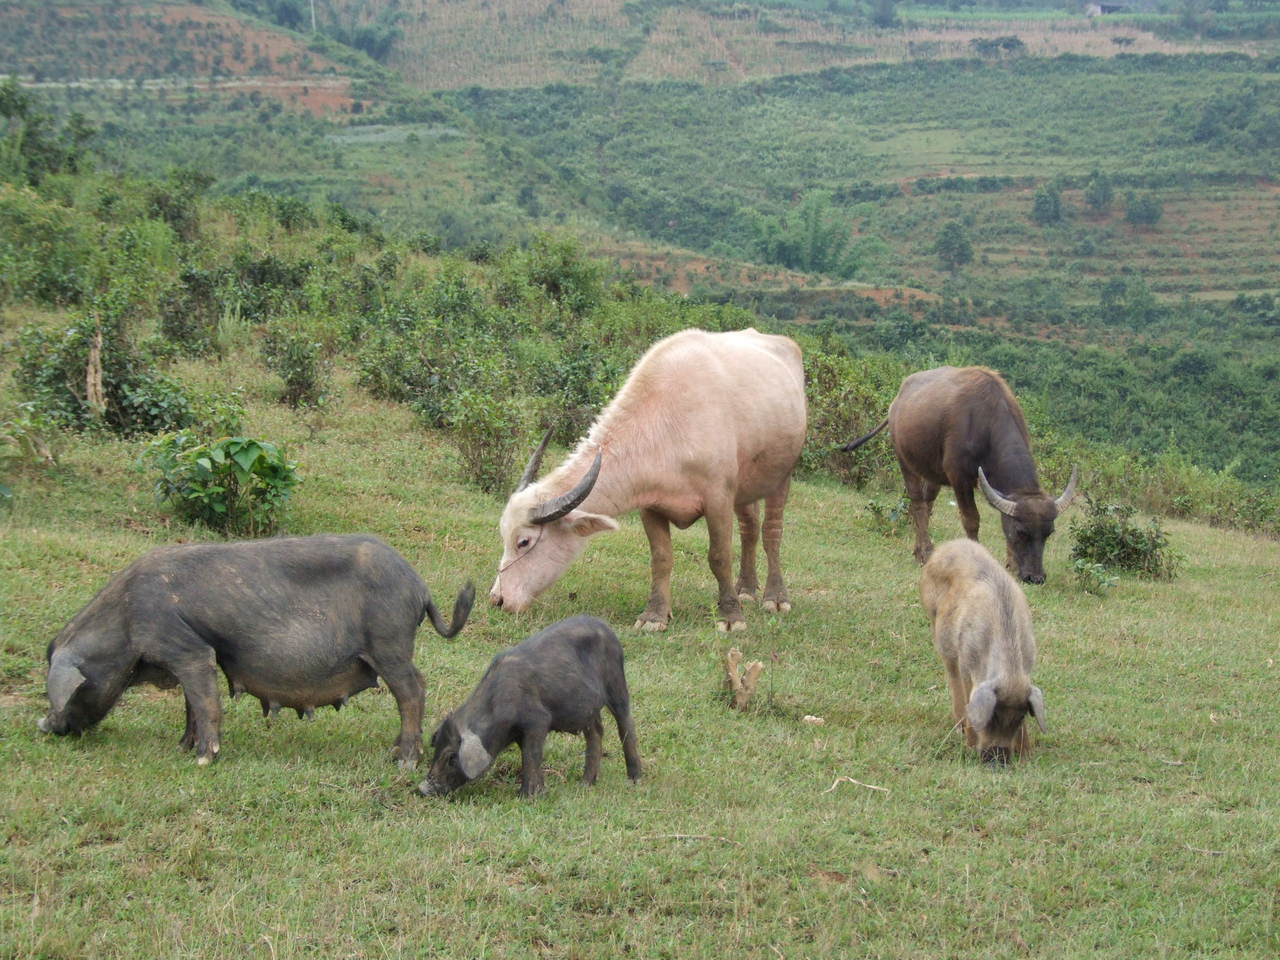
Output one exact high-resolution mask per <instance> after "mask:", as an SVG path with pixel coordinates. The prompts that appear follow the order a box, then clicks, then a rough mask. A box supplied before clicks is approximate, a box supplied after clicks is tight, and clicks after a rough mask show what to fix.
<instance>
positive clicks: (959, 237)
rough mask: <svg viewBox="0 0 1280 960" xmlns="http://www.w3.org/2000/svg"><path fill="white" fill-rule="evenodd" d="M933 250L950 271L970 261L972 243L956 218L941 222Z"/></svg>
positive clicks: (956, 269)
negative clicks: (940, 229)
mask: <svg viewBox="0 0 1280 960" xmlns="http://www.w3.org/2000/svg"><path fill="white" fill-rule="evenodd" d="M933 252H934V253H936V254H937V255H938V259H939V260H941V261H942V265H943V266H944V267H946V268H947V269H948V270H950V271H951V272H952V273H955V272H956V271H958V270H959V269H960V268H961V267H963V266H964V265H965V264H966V263H969V262H970V261H972V260H973V244H972V243H970V242H969V234H968V232H967V231H966V230H965V228H964V225H963V224H961V223H960V222H959V221H957V220H948V221H947V222H946V223H945V224H943V226H942V231H941V232H940V233H939V234H938V239H937V242H936V243H934V245H933Z"/></svg>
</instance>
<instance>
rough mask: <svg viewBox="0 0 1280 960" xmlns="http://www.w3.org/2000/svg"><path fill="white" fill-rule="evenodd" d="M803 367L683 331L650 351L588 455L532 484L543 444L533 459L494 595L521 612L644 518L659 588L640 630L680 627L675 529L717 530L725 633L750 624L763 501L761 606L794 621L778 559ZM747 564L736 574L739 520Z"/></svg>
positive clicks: (507, 526) (506, 526) (748, 338)
mask: <svg viewBox="0 0 1280 960" xmlns="http://www.w3.org/2000/svg"><path fill="white" fill-rule="evenodd" d="M805 419H806V411H805V394H804V365H803V362H802V360H801V356H800V348H799V347H797V346H796V344H795V342H794V341H792V340H789V339H787V338H786V337H778V336H770V335H768V334H762V333H757V332H756V331H755V330H740V331H738V332H736V333H707V332H705V331H703V330H685V331H683V332H681V333H677V334H674V335H672V336H670V337H667V338H666V339H665V340H660V341H659V342H658V343H656V344H654V345H653V346H652V347H651V348H650V349H649V351H648V352H647V353H645V355H644V356H643V357H641V358H640V361H639V362H638V363H637V364H636V365H635V368H634V369H633V370H632V371H631V375H630V376H629V377H628V378H627V382H626V383H625V384H623V386H622V389H621V390H619V391H618V395H617V396H616V397H614V398H613V401H612V402H611V403H610V404H609V405H608V407H606V408H605V410H604V412H603V413H601V414H600V416H599V418H597V420H596V422H595V423H594V424H593V425H592V427H591V430H590V432H589V433H588V435H587V438H586V439H585V440H583V441H582V442H581V443H580V444H579V445H578V448H577V449H576V450H575V451H574V452H573V453H572V454H570V455H569V457H568V458H567V459H566V460H565V461H564V463H562V464H561V465H560V467H559V468H558V469H556V470H554V471H553V472H552V473H551V474H549V475H548V476H546V477H544V478H543V479H542V480H538V481H535V479H534V478H535V477H536V476H537V473H538V468H539V466H540V465H541V463H542V455H543V453H544V451H545V450H546V443H547V438H544V439H543V442H542V444H541V445H540V446H539V447H538V449H537V450H536V451H534V454H533V457H532V458H531V459H530V460H529V465H528V466H527V467H526V468H525V472H524V476H523V478H522V479H521V481H520V484H519V486H518V487H517V488H516V491H515V492H514V493H513V494H512V495H511V498H510V499H509V500H508V501H507V505H506V508H505V509H504V510H503V512H502V518H501V520H500V522H499V530H500V533H501V535H502V560H501V563H500V564H499V567H498V576H497V579H496V580H495V581H494V583H493V589H492V590H491V591H490V594H489V597H490V599H491V600H492V601H493V603H494V604H495V605H496V606H499V607H502V608H503V609H506V610H511V611H514V612H519V611H521V610H525V609H527V608H528V606H529V605H530V604H531V603H532V602H533V600H534V598H535V597H537V596H538V594H540V593H541V592H542V591H544V590H546V589H547V588H548V587H549V586H551V584H553V583H555V581H556V580H557V579H558V578H559V577H560V575H561V574H562V573H564V571H565V570H566V569H567V568H568V566H569V564H570V563H572V562H573V560H574V559H575V558H576V557H577V556H578V554H579V553H581V552H582V550H583V548H584V547H585V546H586V542H587V539H588V538H589V537H591V536H593V535H595V534H597V533H603V532H605V531H610V530H617V529H618V524H617V522H616V521H615V520H614V518H615V517H617V516H620V515H621V514H624V513H627V512H629V511H631V510H639V511H640V517H641V520H642V521H643V523H644V530H645V534H646V535H647V536H648V538H649V550H650V555H651V563H652V572H653V581H652V587H651V589H650V593H649V602H648V604H647V605H646V606H645V608H644V611H643V612H642V613H641V614H640V616H639V618H638V619H637V620H636V623H635V625H636V627H637V628H643V629H646V630H665V629H666V627H667V622H668V620H670V618H671V565H672V550H671V526H670V525H671V524H673V523H674V524H675V525H676V526H677V527H679V528H680V529H682V530H683V529H684V528H685V527H688V526H689V525H690V524H692V523H693V522H694V521H695V520H697V519H698V518H699V517H705V518H706V521H707V533H708V536H709V539H710V549H709V551H708V555H707V559H708V561H709V562H710V565H711V572H712V573H714V574H715V577H716V581H717V583H718V584H719V604H718V606H719V615H718V620H717V626H718V627H719V628H720V629H721V630H736V629H741V628H743V627H745V626H746V621H745V619H744V618H743V616H742V604H741V601H742V600H753V599H755V598H756V594H757V591H758V589H759V583H758V581H757V580H756V543H757V540H758V539H759V534H760V522H759V521H760V513H759V501H760V500H761V499H763V500H764V502H765V515H764V550H765V555H766V557H767V558H768V567H769V573H768V579H767V580H766V582H765V588H764V608H765V609H766V610H769V611H770V612H775V611H786V610H790V609H791V604H790V603H789V602H788V599H787V590H786V586H785V585H784V583H783V580H782V567H781V564H780V561H779V549H780V546H781V543H782V512H783V507H784V505H785V504H786V502H787V493H788V491H789V490H790V487H791V471H792V469H793V468H794V467H795V464H796V460H797V459H798V458H799V456H800V448H801V447H802V446H803V445H804V435H805ZM735 513H736V514H737V516H738V523H739V526H740V529H741V533H742V566H741V569H740V572H739V575H738V580H737V583H736V584H735V583H734V581H733V579H732V573H733V517H734V514H735Z"/></svg>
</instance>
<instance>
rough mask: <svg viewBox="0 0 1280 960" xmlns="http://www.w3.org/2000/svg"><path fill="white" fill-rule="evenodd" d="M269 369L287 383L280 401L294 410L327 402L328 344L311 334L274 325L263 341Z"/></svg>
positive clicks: (268, 330)
mask: <svg viewBox="0 0 1280 960" xmlns="http://www.w3.org/2000/svg"><path fill="white" fill-rule="evenodd" d="M262 356H263V358H264V359H265V360H266V362H267V366H268V367H270V368H271V370H272V371H274V372H275V373H277V374H279V375H280V377H281V379H283V380H284V394H283V395H282V396H281V398H280V400H281V402H283V403H287V404H288V405H289V406H291V407H303V406H316V405H318V404H320V403H322V402H323V400H324V397H325V388H326V386H327V384H328V380H329V370H330V366H331V363H330V361H329V359H328V357H327V356H326V355H325V350H324V344H322V343H319V342H318V341H317V340H316V339H315V337H314V336H313V335H312V334H311V333H310V332H309V331H307V330H304V329H299V328H297V327H289V326H286V325H284V324H278V323H277V324H272V325H271V326H270V327H268V329H267V335H266V337H264V338H263V341H262Z"/></svg>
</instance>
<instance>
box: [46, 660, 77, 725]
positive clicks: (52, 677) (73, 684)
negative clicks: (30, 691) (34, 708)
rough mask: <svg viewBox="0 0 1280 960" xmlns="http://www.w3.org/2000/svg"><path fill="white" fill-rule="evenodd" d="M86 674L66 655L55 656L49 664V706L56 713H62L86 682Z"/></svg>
mask: <svg viewBox="0 0 1280 960" xmlns="http://www.w3.org/2000/svg"><path fill="white" fill-rule="evenodd" d="M84 680H85V677H84V674H83V673H81V672H80V670H79V668H78V667H76V666H75V665H73V664H72V663H70V662H69V661H68V658H67V657H65V656H62V657H57V656H55V657H54V658H53V660H52V661H51V662H50V664H49V685H48V691H49V707H50V709H51V710H52V711H53V712H54V713H59V714H60V713H62V712H63V711H64V710H66V709H67V704H69V703H70V702H71V698H72V697H73V696H75V693H76V691H77V690H79V689H80V687H81V685H82V684H83V683H84Z"/></svg>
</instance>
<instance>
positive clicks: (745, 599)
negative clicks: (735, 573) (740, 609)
mask: <svg viewBox="0 0 1280 960" xmlns="http://www.w3.org/2000/svg"><path fill="white" fill-rule="evenodd" d="M738 602H739V603H755V602H756V595H755V594H754V593H744V592H739V593H738Z"/></svg>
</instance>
